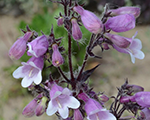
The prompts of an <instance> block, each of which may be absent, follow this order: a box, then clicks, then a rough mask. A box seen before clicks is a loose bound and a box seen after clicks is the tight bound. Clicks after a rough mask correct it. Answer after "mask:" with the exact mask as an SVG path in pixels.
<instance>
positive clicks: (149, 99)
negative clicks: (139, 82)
mask: <svg viewBox="0 0 150 120" xmlns="http://www.w3.org/2000/svg"><path fill="white" fill-rule="evenodd" d="M132 101H136V102H137V103H138V104H139V105H140V106H142V107H147V108H148V107H150V92H138V93H136V94H135V95H134V100H132Z"/></svg>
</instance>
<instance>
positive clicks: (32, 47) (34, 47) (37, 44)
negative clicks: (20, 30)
mask: <svg viewBox="0 0 150 120" xmlns="http://www.w3.org/2000/svg"><path fill="white" fill-rule="evenodd" d="M27 46H28V47H29V50H28V52H27V54H28V55H29V56H34V57H40V56H42V55H44V54H45V53H46V51H47V49H48V46H49V43H48V41H47V37H46V36H45V35H42V36H40V37H37V38H36V39H34V40H33V41H32V42H30V43H28V44H27Z"/></svg>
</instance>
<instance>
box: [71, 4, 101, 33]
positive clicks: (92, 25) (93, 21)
mask: <svg viewBox="0 0 150 120" xmlns="http://www.w3.org/2000/svg"><path fill="white" fill-rule="evenodd" d="M73 10H74V11H76V12H77V13H79V14H80V15H81V21H82V23H83V25H84V27H85V28H86V29H87V30H88V31H90V32H91V33H94V34H97V33H100V32H101V31H102V30H103V23H102V21H101V20H100V19H99V18H98V17H97V16H96V15H95V14H94V13H92V12H90V11H88V10H84V8H82V7H81V6H75V7H74V8H73Z"/></svg>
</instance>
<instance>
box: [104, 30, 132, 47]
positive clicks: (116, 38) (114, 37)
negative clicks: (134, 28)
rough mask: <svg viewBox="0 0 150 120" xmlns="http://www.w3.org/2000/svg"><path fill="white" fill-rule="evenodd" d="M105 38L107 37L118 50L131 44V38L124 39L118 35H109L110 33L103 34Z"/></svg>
mask: <svg viewBox="0 0 150 120" xmlns="http://www.w3.org/2000/svg"><path fill="white" fill-rule="evenodd" d="M105 37H107V38H108V39H109V40H111V41H112V42H113V43H114V44H115V45H116V46H118V47H120V48H127V47H128V46H129V45H130V44H131V42H132V38H126V37H122V36H120V35H115V34H110V33H105Z"/></svg>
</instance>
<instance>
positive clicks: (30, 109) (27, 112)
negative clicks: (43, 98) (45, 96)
mask: <svg viewBox="0 0 150 120" xmlns="http://www.w3.org/2000/svg"><path fill="white" fill-rule="evenodd" d="M37 105H38V102H37V99H36V98H35V99H33V100H32V101H31V102H30V103H29V104H28V105H27V106H26V107H25V108H24V109H23V112H22V114H23V115H24V116H26V117H32V116H33V115H35V109H36V107H37Z"/></svg>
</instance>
